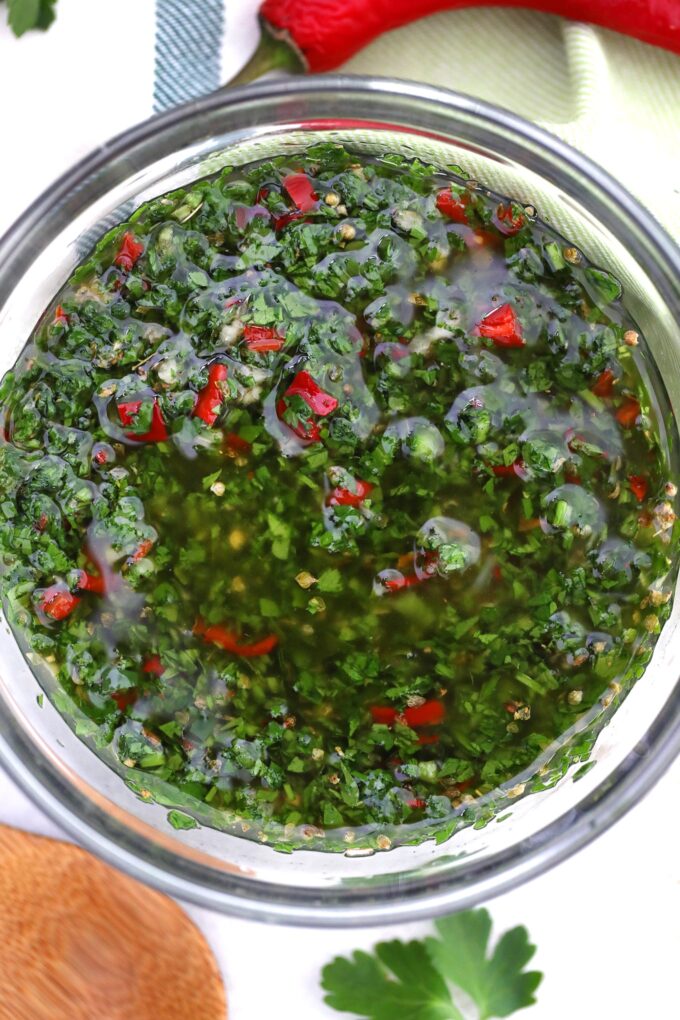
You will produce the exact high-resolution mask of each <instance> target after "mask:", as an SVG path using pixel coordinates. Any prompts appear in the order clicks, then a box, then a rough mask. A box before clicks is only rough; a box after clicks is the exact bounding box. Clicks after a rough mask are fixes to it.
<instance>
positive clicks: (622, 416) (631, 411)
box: [616, 397, 640, 429]
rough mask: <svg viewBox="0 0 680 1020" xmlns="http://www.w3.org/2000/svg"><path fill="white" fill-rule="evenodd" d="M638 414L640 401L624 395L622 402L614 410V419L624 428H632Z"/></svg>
mask: <svg viewBox="0 0 680 1020" xmlns="http://www.w3.org/2000/svg"><path fill="white" fill-rule="evenodd" d="M639 416H640V401H639V400H636V399H635V397H626V401H625V403H624V404H622V405H621V407H620V408H619V409H618V411H617V412H616V420H617V421H618V423H619V425H622V426H623V428H624V429H632V428H633V426H634V425H635V422H636V421H637V420H638V418H639Z"/></svg>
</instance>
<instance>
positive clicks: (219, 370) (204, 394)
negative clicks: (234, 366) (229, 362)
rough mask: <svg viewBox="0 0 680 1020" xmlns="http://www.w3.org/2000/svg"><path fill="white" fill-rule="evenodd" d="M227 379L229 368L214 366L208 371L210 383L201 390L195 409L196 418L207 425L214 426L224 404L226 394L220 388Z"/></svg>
mask: <svg viewBox="0 0 680 1020" xmlns="http://www.w3.org/2000/svg"><path fill="white" fill-rule="evenodd" d="M226 378H227V366H226V365H216V364H213V365H211V366H210V368H209V369H208V382H207V384H206V385H205V386H204V387H203V389H202V390H200V392H199V394H198V397H197V398H196V405H195V407H194V418H200V419H201V420H202V421H204V422H205V423H206V425H214V424H215V422H216V421H217V419H218V417H219V413H220V408H221V407H222V404H223V403H224V392H223V390H222V388H221V386H220V383H223V382H224V381H225V380H226Z"/></svg>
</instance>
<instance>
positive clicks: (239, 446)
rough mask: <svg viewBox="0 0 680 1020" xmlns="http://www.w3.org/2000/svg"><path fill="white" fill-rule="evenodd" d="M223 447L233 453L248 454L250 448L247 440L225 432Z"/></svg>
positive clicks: (233, 433)
mask: <svg viewBox="0 0 680 1020" xmlns="http://www.w3.org/2000/svg"><path fill="white" fill-rule="evenodd" d="M224 442H225V445H226V446H227V448H228V449H229V450H232V451H233V452H234V453H250V451H251V449H252V446H251V444H250V443H249V442H248V440H247V439H242V438H241V437H240V436H239V435H237V434H236V433H235V432H227V434H226V436H225V437H224Z"/></svg>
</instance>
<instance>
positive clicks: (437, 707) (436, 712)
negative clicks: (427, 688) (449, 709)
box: [370, 700, 445, 729]
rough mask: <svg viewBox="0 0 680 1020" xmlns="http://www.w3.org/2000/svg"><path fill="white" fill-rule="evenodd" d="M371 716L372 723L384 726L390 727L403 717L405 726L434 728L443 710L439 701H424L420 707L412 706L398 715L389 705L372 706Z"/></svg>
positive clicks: (440, 719)
mask: <svg viewBox="0 0 680 1020" xmlns="http://www.w3.org/2000/svg"><path fill="white" fill-rule="evenodd" d="M370 711H371V715H372V716H373V722H374V723H382V724H383V725H384V726H392V725H394V723H395V722H396V721H397V719H398V718H399V717H400V715H401V717H403V719H404V721H405V723H406V725H407V726H411V727H412V728H414V729H415V728H416V727H418V726H436V725H437V724H438V723H440V722H441V721H442V720H443V718H444V715H445V709H444V706H443V704H442V703H441V701H434V700H432V701H425V702H423V704H422V705H413V706H412V707H410V708H406V709H404V711H403V712H402V713H401V714H400V713H399V712H397V710H396V709H395V708H391V707H390V706H389V705H372V706H371V710H370Z"/></svg>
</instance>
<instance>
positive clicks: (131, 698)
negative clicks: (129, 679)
mask: <svg viewBox="0 0 680 1020" xmlns="http://www.w3.org/2000/svg"><path fill="white" fill-rule="evenodd" d="M111 697H112V698H113V700H114V701H115V703H116V705H117V706H118V711H119V712H124V711H125V709H126V708H127V707H128V705H134V703H135V701H136V700H137V688H136V687H128V688H127V689H126V690H124V691H112V692H111Z"/></svg>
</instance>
